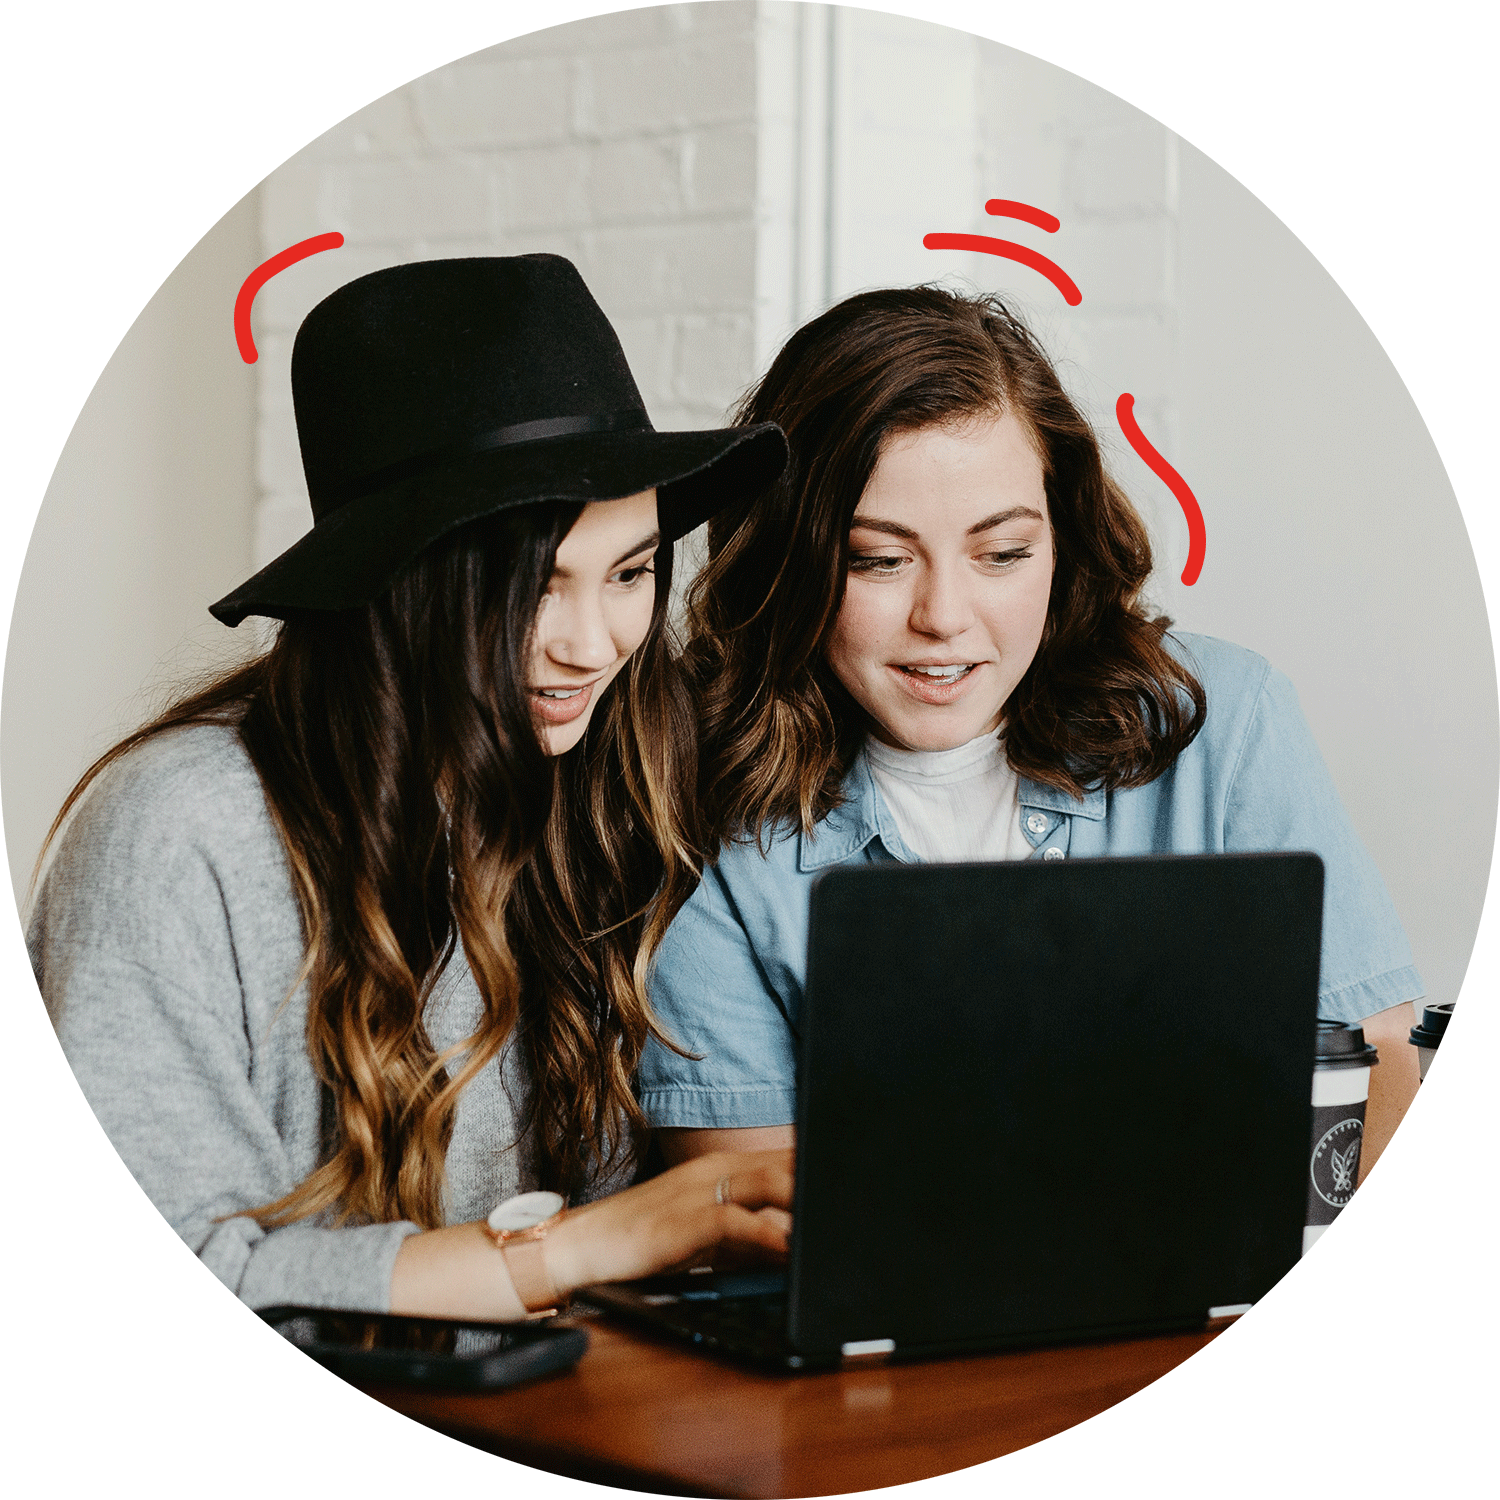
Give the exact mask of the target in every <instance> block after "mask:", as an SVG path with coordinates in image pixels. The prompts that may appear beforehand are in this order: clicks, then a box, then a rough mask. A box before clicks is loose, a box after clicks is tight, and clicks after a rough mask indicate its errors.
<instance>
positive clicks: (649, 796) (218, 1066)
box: [29, 256, 790, 1318]
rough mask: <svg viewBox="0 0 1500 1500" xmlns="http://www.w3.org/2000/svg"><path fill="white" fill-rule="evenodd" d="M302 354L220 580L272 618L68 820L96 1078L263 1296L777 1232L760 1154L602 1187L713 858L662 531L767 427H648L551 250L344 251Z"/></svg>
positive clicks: (469, 1294) (699, 1248)
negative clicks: (265, 538) (360, 261)
mask: <svg viewBox="0 0 1500 1500" xmlns="http://www.w3.org/2000/svg"><path fill="white" fill-rule="evenodd" d="M292 381H293V389H294V396H295V404H296V413H297V423H298V434H299V438H300V441H301V446H302V454H303V462H304V467H305V469H306V473H307V479H308V489H309V494H310V496H311V499H312V504H313V511H314V515H315V518H316V521H315V525H314V526H313V529H312V530H311V531H310V532H309V533H308V535H307V536H306V537H304V538H303V540H302V541H300V542H298V543H297V544H296V545H295V546H294V547H292V548H291V549H290V550H289V551H288V552H286V553H284V554H282V556H281V557H279V558H277V559H276V560H275V561H274V562H272V563H271V564H270V565H269V566H268V567H266V568H265V569H263V570H262V571H261V572H260V573H258V574H257V575H256V576H255V577H254V578H252V579H250V580H249V581H248V582H247V583H246V584H244V585H243V586H242V587H241V588H239V589H238V590H236V591H235V592H234V593H233V594H231V595H230V596H228V597H227V598H226V599H223V600H221V601H220V602H219V603H218V604H216V605H214V606H213V613H214V614H215V615H216V616H217V617H218V618H219V619H220V620H222V621H224V622H225V623H226V624H228V625H231V626H234V625H238V624H239V623H240V622H241V621H242V620H243V619H244V618H245V617H246V616H248V615H252V614H256V615H261V616H266V617H270V618H272V619H275V620H278V621H280V622H281V624H280V626H279V629H278V632H277V634H276V636H275V639H274V641H273V643H272V644H271V645H270V647H269V649H268V650H267V651H266V652H265V653H264V654H262V655H260V656H258V657H256V658H255V659H254V660H252V661H251V662H249V663H248V664H247V665H245V666H242V667H240V668H239V669H237V670H235V671H232V672H230V673H229V674H228V675H226V676H223V677H221V678H220V679H219V680H217V681H215V682H213V683H211V684H209V685H208V686H206V687H203V688H201V689H200V690H198V691H195V692H191V693H189V694H188V695H187V696H185V697H184V698H182V699H181V700H180V701H178V702H177V703H176V704H175V705H173V706H172V707H171V708H169V709H168V710H167V711H166V712H165V713H163V714H162V715H161V716H159V717H158V718H157V719H155V720H154V721H153V722H152V723H150V724H148V725H147V726H146V727H144V728H143V729H140V730H138V731H137V732H136V733H134V734H132V735H131V736H129V737H128V738H127V739H126V740H124V741H123V742H122V743H120V744H119V745H117V746H115V748H114V749H112V750H111V751H110V752H109V753H108V754H106V755H105V756H104V757H103V758H102V759H101V760H100V761H99V762H98V763H97V764H96V765H94V766H93V767H92V768H91V769H90V770H89V772H88V773H87V774H86V775H85V776H84V778H83V779H82V781H81V782H80V783H79V785H78V786H77V787H76V788H75V789H74V791H73V793H72V794H71V795H70V796H69V798H68V801H67V803H66V805H65V806H64V808H63V810H62V812H61V813H60V814H59V818H58V822H57V824H55V825H54V829H53V835H54V838H55V843H56V848H55V851H54V853H53V857H52V860H51V864H50V868H48V869H47V872H46V875H45V879H44V880H43V881H42V883H41V885H40V889H39V893H38V897H37V900H36V903H35V908H34V911H33V914H32V918H31V925H30V933H29V937H30V946H31V952H32V958H33V963H34V966H35V969H36V973H37V977H38V981H39V983H40V985H41V988H42V991H43V994H44V996H45V998H46V1001H47V1004H48V1007H49V1010H50V1012H51V1015H52V1017H53V1021H54V1024H55V1026H56V1028H57V1033H58V1036H59V1038H60V1040H61V1041H62V1044H63V1047H64V1049H65V1051H66V1053H67V1056H68V1059H69V1061H70V1063H71V1064H72V1066H73V1069H74V1071H75V1073H76V1074H77V1076H78V1079H79V1081H80V1084H81V1085H82V1087H83V1090H84V1093H85V1094H86V1096H87V1097H88V1099H89V1101H90V1103H91V1104H92V1106H93V1108H94V1110H95V1112H96V1114H97V1115H98V1116H99V1119H100V1121H101V1123H102V1124H103V1126H104V1128H105V1130H106V1132H107V1133H108V1135H109V1136H110V1138H111V1140H112V1141H113V1143H114V1144H115V1146H116V1148H117V1149H118V1150H119V1151H120V1153H121V1155H122V1156H123V1157H124V1159H125V1161H126V1162H127V1164H128V1165H129V1167H130V1169H131V1171H132V1172H133V1173H134V1174H135V1176H136V1178H137V1180H138V1181H139V1182H140V1183H141V1185H142V1187H143V1188H144V1189H145V1191H146V1192H147V1194H148V1195H149V1196H150V1197H151V1198H152V1200H153V1201H154V1202H155V1203H156V1205H157V1206H158V1207H159V1208H160V1209H161V1211H162V1212H163V1213H164V1214H165V1215H166V1217H167V1218H168V1220H169V1221H170V1222H171V1223H172V1224H173V1226H174V1227H175V1228H176V1229H177V1230H178V1232H179V1233H180V1234H181V1235H182V1236H183V1237H184V1238H185V1239H186V1240H187V1242H188V1243H189V1245H191V1246H192V1248H193V1249H194V1250H195V1251H196V1252H197V1253H198V1255H199V1256H200V1257H201V1258H202V1260H203V1261H204V1262H205V1263H206V1264H207V1265H208V1266H209V1267H210V1268H211V1269H212V1270H213V1271H214V1272H216V1273H217V1274H218V1275H219V1276H220V1277H221V1278H222V1279H223V1280H224V1281H225V1282H226V1283H227V1284H228V1285H229V1286H230V1287H231V1288H232V1289H233V1290H234V1291H236V1292H237V1293H238V1294H239V1295H240V1296H241V1297H242V1298H244V1299H245V1300H246V1301H247V1302H250V1303H251V1304H252V1305H256V1306H264V1305H267V1304H270V1303H283V1304H285V1303H294V1304H295V1303H302V1304H313V1305H321V1306H333V1307H346V1308H353V1309H369V1310H375V1311H382V1310H386V1309H390V1310H393V1311H397V1312H409V1313H431V1314H439V1315H450V1316H469V1317H479V1318H509V1317H520V1316H522V1315H524V1313H526V1312H527V1311H536V1310H539V1309H542V1308H545V1307H548V1306H553V1305H555V1304H556V1303H557V1301H558V1300H559V1299H560V1298H562V1297H565V1296H566V1295H567V1293H568V1292H569V1291H571V1290H572V1289H573V1288H574V1287H576V1286H579V1285H582V1284H584V1283H587V1282H593V1281H600V1280H609V1279H615V1278H619V1277H627V1276H633V1275H641V1274H645V1273H648V1272H650V1271H654V1270H659V1269H662V1268H664V1267H667V1266H671V1265H675V1264H677V1263H679V1262H682V1261H684V1260H690V1259H693V1258H696V1257H700V1256H704V1255H707V1254H709V1253H711V1252H712V1250H713V1248H714V1247H715V1246H716V1245H717V1244H719V1243H720V1242H725V1241H727V1242H731V1243H733V1244H735V1245H736V1246H738V1247H740V1248H744V1247H752V1248H756V1249H759V1250H761V1251H764V1252H767V1253H770V1254H772V1255H774V1254H776V1253H777V1251H778V1250H779V1248H780V1247H782V1246H783V1245H784V1243H785V1235H786V1231H787V1227H788V1220H787V1217H786V1214H785V1212H784V1210H785V1207H786V1205H787V1202H788V1197H789V1193H790V1178H789V1162H788V1158H787V1156H786V1154H785V1153H782V1154H780V1155H777V1154H764V1153H762V1154H758V1155H737V1156H726V1157H723V1158H720V1159H716V1160H715V1161H714V1162H712V1163H708V1164H695V1165H694V1166H693V1167H691V1168H688V1169H686V1170H683V1169H679V1170H677V1171H671V1172H667V1173H664V1174H662V1175H661V1176H659V1177H656V1178H655V1179H653V1180H652V1181H650V1182H646V1183H642V1184H640V1185H637V1186H633V1187H631V1186H626V1184H627V1183H629V1182H630V1180H631V1176H632V1168H633V1166H634V1164H635V1162H636V1158H637V1155H638V1144H639V1142H640V1139H641V1136H640V1131H641V1127H642V1125H643V1123H644V1122H643V1118H642V1115H641V1112H640V1109H639V1107H638V1105H637V1104H636V1101H635V1098H634V1096H633V1093H632V1086H633V1083H634V1075H635V1071H636V1066H637V1062H638V1059H639V1057H640V1054H641V1050H642V1047H643V1045H644V1044H645V1042H646V1039H647V1038H648V1037H649V1036H651V1035H652V1034H653V1033H654V1032H655V1029H656V1023H655V1021H654V1018H653V1016H652V1014H651V1011H650V1007H649V1004H648V1001H647V997H646V992H645V984H644V977H645V970H646V966H647V964H648V963H649V961H650V959H651V956H652V954H653V952H654V950H655V949H656V947H657V945H658V944H659V942H660V940H661V937H662V934H663V933H664V932H665V930H666V927H667V924H668V922H669V921H670V919H671V917H672V915H673V913H674V912H675V911H676V910H677V908H678V907H679V906H680V905H681V903H682V901H683V900H684V899H685V898H686V896H687V895H688V893H689V892H690V891H691V890H692V888H693V884H694V882H695V880H696V878H697V871H696V862H697V859H698V846H699V842H700V831H699V829H698V826H697V822H696V819H695V817H694V815H693V813H692V802H691V798H690V797H689V796H687V795H685V793H686V792H687V791H690V789H691V783H692V777H693V772H694V765H695V743H694V719H693V712H692V708H691V703H690V700H689V699H688V697H687V694H686V690H685V687H684V685H683V683H682V680H681V677H680V674H679V670H678V667H677V665H676V662H675V660H674V657H673V654H672V651H671V647H670V642H669V638H668V628H667V623H666V614H665V605H666V600H667V597H668V591H669V587H670V581H671V559H672V543H673V541H674V540H675V539H676V538H677V537H679V536H681V535H683V534H684V533H685V532H686V531H687V530H689V529H690V528H691V527H693V526H695V525H697V524H698V523H699V522H700V521H701V520H702V519H704V518H705V517H706V516H707V515H708V514H710V513H711V512H712V511H713V510H714V509H715V508H716V507H717V505H719V504H720V503H722V502H723V501H725V500H729V499H732V498H734V497H735V496H736V495H737V494H741V493H751V492H754V491H755V490H757V489H759V488H761V487H763V486H764V484H765V483H767V482H768V481H769V480H770V479H772V478H773V477H774V476H775V474H776V473H777V472H778V470H779V468H780V466H781V464H782V462H783V461H784V454H785V447H784V443H783V441H782V439H781V436H780V434H779V433H778V432H777V431H776V429H775V428H774V427H772V426H769V425H766V424H758V425H756V426H754V427H753V428H751V429H746V430H742V431H737V430H726V431H722V432H714V433H675V434H674V433H658V432H655V431H654V430H653V429H652V428H651V425H650V422H649V420H648V419H647V416H646V413H645V409H644V407H643V405H642V403H641V400H640V396H639V394H638V393H637V391H636V388H635V385H634V382H633V381H632V379H631V376H630V372H629V370H628V368H627V366H626V364H625V360H624V356H623V354H622V353H621V351H620V348H619V344H618V341H617V340H616V339H615V337H614V333H613V330H611V329H610V327H609V324H608V323H607V321H606V320H605V318H604V315H603V314H602V312H600V310H599V308H598V307H597V306H596V305H595V304H594V302H593V300H592V298H591V297H590V296H589V293H588V291H587V289H586V288H585V287H584V285H583V283H582V281H581V280H580V279H579V277H578V274H577V272H576V271H575V270H574V268H573V267H572V266H571V265H570V264H569V263H568V262H567V261H564V260H561V259H559V258H558V257H555V256H522V257H517V258H514V259H491V260H484V259H476V260H453V261H433V262H426V263H421V264H416V265H407V266H397V267H393V268H391V269H389V270H386V271H380V272H376V273H374V274H373V275H370V276H366V277H362V278H361V279H359V280H357V281H355V282H352V283H350V284H349V285H347V286H345V287H343V288H341V289H340V290H338V291H337V292H335V293H334V294H333V295H332V296H330V297H329V298H327V299H326V300H325V301H324V302H322V303H321V304H319V306H318V307H317V308H315V309H314V310H313V312H312V313H311V314H309V316H308V318H307V319H306V321H305V322H304V324H303V326H302V329H301V331H300V332H299V335H298V338H297V343H296V346H295V350H294V353H293V362H292ZM59 830H61V832H60V833H59ZM621 1189H622V1190H621ZM616 1190H620V1191H616ZM518 1195H519V1196H518ZM565 1204H566V1205H568V1206H567V1207H566V1209H565Z"/></svg>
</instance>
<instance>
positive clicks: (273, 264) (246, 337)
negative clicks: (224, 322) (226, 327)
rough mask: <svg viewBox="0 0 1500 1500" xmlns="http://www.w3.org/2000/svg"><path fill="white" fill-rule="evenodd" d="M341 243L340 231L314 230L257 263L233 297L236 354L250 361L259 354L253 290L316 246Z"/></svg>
mask: <svg viewBox="0 0 1500 1500" xmlns="http://www.w3.org/2000/svg"><path fill="white" fill-rule="evenodd" d="M343 243H344V237H343V235H341V234H339V233H338V231H337V230H335V231H334V232H333V233H332V234H315V235H314V236H313V237H312V238H311V239H310V240H299V241H298V242H297V243H296V244H295V245H288V246H287V248H286V249H285V250H282V251H279V252H278V253H277V254H275V255H273V256H272V257H271V258H270V260H268V261H265V262H264V263H262V264H261V265H258V266H257V267H256V268H255V269H254V270H253V271H252V272H251V273H250V274H249V275H248V276H247V277H246V278H245V282H244V285H243V286H241V287H240V294H239V296H238V297H236V298H235V299H234V341H235V343H237V344H238V345H239V346H240V358H241V359H242V360H244V361H245V363H246V364H247V365H253V364H254V363H255V361H256V360H257V359H259V358H260V355H259V354H258V353H257V352H256V349H255V339H254V338H253V337H252V335H251V333H250V309H251V308H252V307H253V306H254V305H255V294H256V293H257V292H258V291H259V290H260V289H261V288H262V287H263V286H264V285H265V284H266V283H267V282H268V281H269V280H270V279H271V278H272V277H273V276H275V275H277V274H278V273H279V272H281V271H284V270H286V268H287V267H288V266H294V265H296V264H297V262H298V261H299V260H306V259H307V257H308V256H309V255H316V254H317V253H318V251H320V250H337V249H338V248H339V246H340V245H342V244H343Z"/></svg>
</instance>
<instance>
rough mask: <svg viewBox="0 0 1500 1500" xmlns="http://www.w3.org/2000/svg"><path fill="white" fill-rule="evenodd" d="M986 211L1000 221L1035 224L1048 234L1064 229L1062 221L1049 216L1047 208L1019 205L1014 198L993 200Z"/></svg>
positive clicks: (1054, 216) (986, 207) (1025, 204)
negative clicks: (1019, 220)
mask: <svg viewBox="0 0 1500 1500" xmlns="http://www.w3.org/2000/svg"><path fill="white" fill-rule="evenodd" d="M984 211H985V213H987V214H993V215H994V216H995V217H996V218H998V219H1024V220H1025V221H1026V222H1027V223H1028V224H1035V225H1036V227H1037V228H1038V229H1045V230H1046V231H1047V233H1048V234H1056V233H1057V231H1058V230H1059V229H1061V228H1062V220H1061V219H1059V218H1057V217H1056V215H1054V214H1049V213H1048V212H1047V210H1046V209H1045V208H1033V207H1032V206H1031V205H1030V204H1029V203H1017V202H1016V200H1015V199H1014V198H991V199H990V201H989V202H988V203H986V204H985V205H984Z"/></svg>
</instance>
